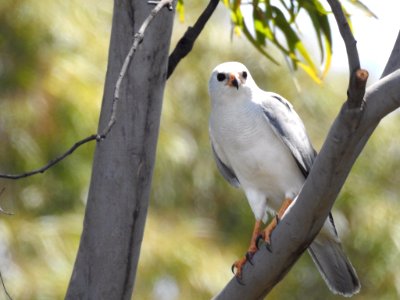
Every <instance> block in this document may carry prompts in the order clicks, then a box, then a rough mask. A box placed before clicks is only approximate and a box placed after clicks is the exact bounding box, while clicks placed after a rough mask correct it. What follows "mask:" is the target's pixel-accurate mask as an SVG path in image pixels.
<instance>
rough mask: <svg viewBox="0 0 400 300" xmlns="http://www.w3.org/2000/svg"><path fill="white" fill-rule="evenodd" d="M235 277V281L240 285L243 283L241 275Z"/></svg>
mask: <svg viewBox="0 0 400 300" xmlns="http://www.w3.org/2000/svg"><path fill="white" fill-rule="evenodd" d="M235 278H236V282H237V283H239V284H240V285H243V286H244V285H245V284H244V282H243V281H242V277H241V276H240V277H239V276H235Z"/></svg>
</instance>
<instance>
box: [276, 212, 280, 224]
mask: <svg viewBox="0 0 400 300" xmlns="http://www.w3.org/2000/svg"><path fill="white" fill-rule="evenodd" d="M275 221H276V225H278V224H279V222H280V221H281V219H279V216H278V214H275Z"/></svg>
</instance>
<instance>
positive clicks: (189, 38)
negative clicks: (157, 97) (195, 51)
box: [167, 0, 219, 79]
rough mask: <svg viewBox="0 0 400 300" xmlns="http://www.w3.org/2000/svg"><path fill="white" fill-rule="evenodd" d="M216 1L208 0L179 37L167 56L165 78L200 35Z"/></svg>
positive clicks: (215, 5)
mask: <svg viewBox="0 0 400 300" xmlns="http://www.w3.org/2000/svg"><path fill="white" fill-rule="evenodd" d="M218 3H219V0H210V2H209V3H208V5H207V7H206V8H205V9H204V11H203V12H202V13H201V15H200V17H199V18H198V19H197V21H196V23H195V24H194V25H193V27H191V26H189V27H188V29H187V30H186V32H185V34H184V35H183V36H182V37H181V39H180V40H179V42H178V44H177V45H176V47H175V49H174V51H172V53H171V55H170V56H169V59H168V72H167V79H168V78H169V77H170V76H171V74H172V73H173V72H174V70H175V68H176V66H177V65H178V64H179V62H180V61H181V60H182V58H184V57H185V56H186V55H187V54H188V53H189V52H190V51H191V50H192V48H193V45H194V42H195V41H196V39H197V38H198V36H199V35H200V33H201V31H202V30H203V28H204V26H205V25H206V23H207V22H208V20H209V19H210V17H211V15H212V14H213V13H214V11H215V9H216V8H217V5H218Z"/></svg>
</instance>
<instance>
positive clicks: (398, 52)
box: [381, 31, 400, 77]
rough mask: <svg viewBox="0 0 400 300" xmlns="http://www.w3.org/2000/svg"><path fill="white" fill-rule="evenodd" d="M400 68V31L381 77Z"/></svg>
mask: <svg viewBox="0 0 400 300" xmlns="http://www.w3.org/2000/svg"><path fill="white" fill-rule="evenodd" d="M398 69H400V31H399V34H398V35H397V39H396V42H395V44H394V47H393V50H392V53H391V54H390V57H389V60H388V62H387V63H386V66H385V69H384V71H383V73H382V75H381V77H385V76H386V75H388V74H390V73H392V72H393V71H395V70H398Z"/></svg>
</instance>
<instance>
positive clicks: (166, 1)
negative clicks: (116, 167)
mask: <svg viewBox="0 0 400 300" xmlns="http://www.w3.org/2000/svg"><path fill="white" fill-rule="evenodd" d="M148 3H149V4H156V6H155V7H154V8H153V9H152V11H151V12H150V14H149V16H148V17H147V18H146V19H145V20H144V22H143V24H142V25H141V26H140V28H139V30H138V32H137V33H136V34H135V36H134V38H133V43H132V46H131V48H130V49H129V52H128V54H127V56H126V57H125V61H124V63H123V65H122V68H121V71H120V73H119V76H118V80H117V82H116V84H115V92H114V98H113V101H112V107H111V116H110V120H109V122H108V124H107V126H106V127H105V128H104V129H103V131H101V133H97V134H92V135H90V136H88V137H86V138H84V139H82V140H80V141H78V142H76V143H75V144H74V145H73V146H72V147H70V148H69V149H68V150H67V151H65V152H64V153H63V154H61V155H59V156H57V157H56V158H54V159H52V160H51V161H49V162H48V163H47V164H46V165H44V166H42V167H40V168H38V169H35V170H32V171H29V172H25V173H21V174H2V173H0V178H4V179H21V178H25V177H29V176H33V175H36V174H39V173H44V172H45V171H47V170H48V169H50V168H51V167H53V166H54V165H56V164H57V163H59V162H60V161H62V160H64V159H65V158H66V157H68V156H69V155H71V154H72V153H73V152H74V151H75V150H76V149H77V148H79V147H80V146H82V145H84V144H86V143H88V142H91V141H94V140H96V141H97V142H101V141H102V140H104V139H105V138H106V137H107V135H108V134H109V133H110V131H111V129H112V127H113V126H114V124H115V122H116V120H117V107H118V100H119V94H120V87H121V83H122V80H123V79H124V78H125V75H126V72H127V70H128V67H129V64H130V62H131V61H132V58H133V56H134V54H135V52H136V50H137V48H138V46H139V44H140V43H141V42H142V41H143V38H144V33H145V31H146V29H147V27H148V26H149V25H150V23H151V21H152V20H153V19H154V17H155V16H156V15H157V14H158V13H159V12H160V10H161V9H162V8H163V7H165V6H167V7H168V9H169V10H171V9H172V3H173V0H161V1H149V2H148Z"/></svg>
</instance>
